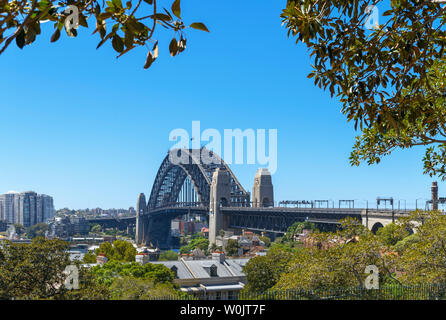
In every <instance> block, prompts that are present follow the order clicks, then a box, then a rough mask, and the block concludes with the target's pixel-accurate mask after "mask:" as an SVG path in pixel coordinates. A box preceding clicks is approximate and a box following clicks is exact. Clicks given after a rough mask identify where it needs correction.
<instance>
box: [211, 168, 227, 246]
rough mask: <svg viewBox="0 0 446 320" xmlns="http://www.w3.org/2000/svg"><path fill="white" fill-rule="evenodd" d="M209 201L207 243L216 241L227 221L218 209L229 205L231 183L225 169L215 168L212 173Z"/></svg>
mask: <svg viewBox="0 0 446 320" xmlns="http://www.w3.org/2000/svg"><path fill="white" fill-rule="evenodd" d="M210 193H211V194H210V203H209V243H210V244H213V243H215V241H216V238H217V234H218V232H219V231H220V230H222V229H223V230H225V229H226V228H227V221H225V220H226V219H225V218H224V216H223V214H222V213H221V211H220V208H221V207H227V206H230V205H231V183H230V178H229V173H228V171H227V170H226V169H223V168H217V169H216V170H215V171H214V173H213V175H212V183H211V190H210Z"/></svg>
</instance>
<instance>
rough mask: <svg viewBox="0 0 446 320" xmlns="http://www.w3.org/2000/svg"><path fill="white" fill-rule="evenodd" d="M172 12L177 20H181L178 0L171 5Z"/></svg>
mask: <svg viewBox="0 0 446 320" xmlns="http://www.w3.org/2000/svg"><path fill="white" fill-rule="evenodd" d="M172 12H173V14H174V15H176V16H177V17H178V18H180V19H181V7H180V0H175V1H174V2H173V4H172Z"/></svg>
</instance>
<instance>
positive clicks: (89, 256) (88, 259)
mask: <svg viewBox="0 0 446 320" xmlns="http://www.w3.org/2000/svg"><path fill="white" fill-rule="evenodd" d="M96 258H97V256H96V254H95V253H94V252H91V251H88V252H86V253H85V254H84V258H83V259H82V262H83V263H96V261H97V259H96Z"/></svg>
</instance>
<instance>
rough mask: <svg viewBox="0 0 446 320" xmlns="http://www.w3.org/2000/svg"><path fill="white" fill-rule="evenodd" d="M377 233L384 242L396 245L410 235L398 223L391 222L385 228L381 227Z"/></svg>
mask: <svg viewBox="0 0 446 320" xmlns="http://www.w3.org/2000/svg"><path fill="white" fill-rule="evenodd" d="M376 235H377V236H378V237H379V238H381V240H382V241H383V242H384V244H386V245H388V246H394V245H396V244H397V243H398V242H399V241H401V240H403V239H404V238H406V237H408V236H409V232H408V231H407V230H405V229H403V228H401V227H399V226H398V225H397V224H396V223H390V224H388V225H386V226H384V227H383V228H381V229H379V230H378V232H377V233H376Z"/></svg>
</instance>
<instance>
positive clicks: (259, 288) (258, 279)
mask: <svg viewBox="0 0 446 320" xmlns="http://www.w3.org/2000/svg"><path fill="white" fill-rule="evenodd" d="M292 258H293V253H292V252H290V251H287V250H283V249H281V248H271V249H270V250H269V251H268V254H267V255H266V256H258V257H255V258H252V259H250V260H249V261H248V263H247V264H246V265H245V267H244V268H243V271H244V273H245V274H246V279H247V284H246V286H245V290H246V291H248V292H255V293H261V292H265V291H266V290H268V289H270V288H272V287H273V286H274V285H275V284H276V283H277V281H278V280H279V278H280V275H281V274H282V273H284V272H285V271H286V270H287V268H288V263H289V262H290V260H291V259H292Z"/></svg>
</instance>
